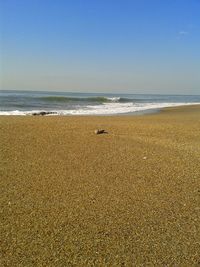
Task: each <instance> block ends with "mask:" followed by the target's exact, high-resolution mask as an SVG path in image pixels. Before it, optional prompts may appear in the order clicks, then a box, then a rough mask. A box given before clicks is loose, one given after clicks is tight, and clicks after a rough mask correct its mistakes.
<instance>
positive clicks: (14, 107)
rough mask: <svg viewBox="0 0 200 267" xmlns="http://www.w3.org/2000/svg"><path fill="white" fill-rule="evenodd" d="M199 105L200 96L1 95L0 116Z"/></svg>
mask: <svg viewBox="0 0 200 267" xmlns="http://www.w3.org/2000/svg"><path fill="white" fill-rule="evenodd" d="M191 104H200V95H155V94H154V95H153V94H152V95H151V94H96V93H67V92H60V93H59V92H34V91H3V90H2V91H0V115H33V114H38V113H40V112H44V113H45V112H46V113H50V115H115V114H128V113H136V114H137V113H139V114H140V113H144V112H150V111H152V110H157V109H161V108H164V107H173V106H181V105H191Z"/></svg>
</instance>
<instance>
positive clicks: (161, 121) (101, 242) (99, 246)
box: [0, 106, 200, 267]
mask: <svg viewBox="0 0 200 267" xmlns="http://www.w3.org/2000/svg"><path fill="white" fill-rule="evenodd" d="M97 128H102V129H105V130H106V131H108V134H102V135H95V134H94V130H95V129H97ZM0 176H1V179H0V185H1V186H0V188H1V264H2V265H1V266H9V267H10V266H63V267H64V266H200V106H191V107H179V108H168V109H166V110H164V111H162V112H161V113H159V114H158V113H157V114H150V115H143V116H121V117H118V116H116V117H113V116H112V117H53V116H52V117H38V116H37V117H29V116H26V117H17V116H11V117H9V116H1V117H0Z"/></svg>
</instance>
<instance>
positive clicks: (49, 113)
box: [32, 111, 56, 116]
mask: <svg viewBox="0 0 200 267" xmlns="http://www.w3.org/2000/svg"><path fill="white" fill-rule="evenodd" d="M51 114H56V112H53V111H39V112H34V113H33V114H32V115H33V116H45V115H51Z"/></svg>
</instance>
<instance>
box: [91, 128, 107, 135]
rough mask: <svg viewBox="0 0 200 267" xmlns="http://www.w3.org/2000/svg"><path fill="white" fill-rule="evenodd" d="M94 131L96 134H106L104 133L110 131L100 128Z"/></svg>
mask: <svg viewBox="0 0 200 267" xmlns="http://www.w3.org/2000/svg"><path fill="white" fill-rule="evenodd" d="M94 133H95V134H104V133H108V132H106V131H105V130H99V129H97V130H95V131H94Z"/></svg>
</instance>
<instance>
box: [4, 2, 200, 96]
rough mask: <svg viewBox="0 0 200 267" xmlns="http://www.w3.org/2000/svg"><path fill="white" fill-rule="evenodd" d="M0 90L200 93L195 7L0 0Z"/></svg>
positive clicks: (199, 28)
mask: <svg viewBox="0 0 200 267" xmlns="http://www.w3.org/2000/svg"><path fill="white" fill-rule="evenodd" d="M0 3H1V4H0V9H1V14H0V16H1V23H0V24H1V25H0V31H1V47H0V53H1V54H0V60H1V63H0V64H1V66H0V67H1V77H0V78H1V89H11V90H12V89H18V90H20V89H22V90H53V91H81V92H127V93H161V94H167V93H175V94H200V0H1V1H0Z"/></svg>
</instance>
